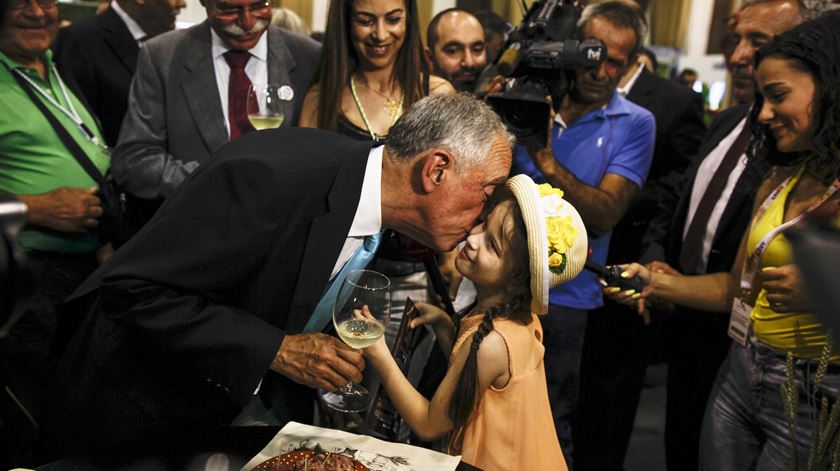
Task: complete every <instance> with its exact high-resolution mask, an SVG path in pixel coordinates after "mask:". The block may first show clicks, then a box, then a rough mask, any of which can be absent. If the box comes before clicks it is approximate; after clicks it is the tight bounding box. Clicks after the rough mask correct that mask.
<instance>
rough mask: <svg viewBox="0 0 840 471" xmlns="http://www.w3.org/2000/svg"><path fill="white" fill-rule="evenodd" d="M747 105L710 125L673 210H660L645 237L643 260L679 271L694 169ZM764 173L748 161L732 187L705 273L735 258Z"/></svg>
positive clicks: (727, 267) (762, 167)
mask: <svg viewBox="0 0 840 471" xmlns="http://www.w3.org/2000/svg"><path fill="white" fill-rule="evenodd" d="M748 111H749V105H740V106H737V107H733V108H730V109H727V110H725V111H723V112H721V113H720V114H719V115H718V116H717V117H716V118H715V120H714V121H713V122H712V125H711V127H710V128H709V135H708V137H707V138H706V140H705V141H703V144H702V145H701V146H700V149H699V151H698V154H697V158H696V159H695V161H694V162H692V164H691V167H690V168H689V170H688V172H687V173H686V177H685V179H684V180H683V182H682V184H681V185H680V186H681V188H682V194H681V195H680V199H679V200H678V202H677V204H676V207H674V208H668V207H665V206H663V207H660V210H659V213H658V215H657V217H656V218H655V219H654V220H653V221H652V222H651V225H650V228H649V229H648V232H647V234H645V255H644V257H643V259H644V260H645V261H649V260H665V261H666V262H668V263H669V264H670V265H671V266H673V267H675V268H677V269H679V256H680V249H681V248H682V234H683V230H684V228H685V224H686V222H687V221H686V217H687V214H688V206H689V203H690V202H691V191H692V188H693V187H694V179H695V177H696V176H697V170H698V169H699V167H700V164H701V163H702V162H703V160H704V159H705V158H706V157H707V156H708V155H709V153H710V152H711V151H712V150H714V148H715V147H716V146H717V145H718V143H720V141H721V140H722V139H723V138H725V137H726V136H727V135H728V134H729V133H730V132H732V130H733V129H734V128H735V126H736V125H737V124H738V123H739V122H740V121H741V120H742V119H743V118H744V116H746V114H747V112H748ZM766 171H767V167H766V165H765V164H762V163H760V162H755V161H750V162H748V163H747V167H746V168H745V169H744V172H743V173H742V174H741V177H740V178H739V179H738V182H737V183H736V184H735V189H734V190H733V192H732V195H731V196H730V198H729V201H728V203H727V205H726V208H725V210H724V212H723V215H722V217H721V219H720V223H719V224H718V227H717V231H716V232H715V237H714V241H713V242H712V248H711V251H710V252H709V260H708V264H707V266H706V273H715V272H721V271H729V270H730V269H731V267H732V264H733V262H734V261H735V255H736V253H737V251H738V246H739V244H740V243H741V238H742V237H743V235H744V232H746V230H747V226H748V225H749V222H750V217H751V215H752V210H753V202H754V200H755V192H756V191H757V190H758V187H759V186H760V185H761V181H762V178H763V177H764V174H765V173H766Z"/></svg>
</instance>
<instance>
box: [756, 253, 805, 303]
mask: <svg viewBox="0 0 840 471" xmlns="http://www.w3.org/2000/svg"><path fill="white" fill-rule="evenodd" d="M760 276H761V285H762V287H763V288H764V290H765V291H766V292H767V302H768V303H770V309H772V310H773V311H775V312H778V313H780V314H781V313H788V312H808V311H812V310H813V304H812V303H811V299H810V297H809V296H808V294H807V293H806V292H805V290H804V289H803V286H802V277H801V276H800V274H799V269H798V268H796V266H795V265H784V266H781V267H768V268H764V269H762V270H761V275H760Z"/></svg>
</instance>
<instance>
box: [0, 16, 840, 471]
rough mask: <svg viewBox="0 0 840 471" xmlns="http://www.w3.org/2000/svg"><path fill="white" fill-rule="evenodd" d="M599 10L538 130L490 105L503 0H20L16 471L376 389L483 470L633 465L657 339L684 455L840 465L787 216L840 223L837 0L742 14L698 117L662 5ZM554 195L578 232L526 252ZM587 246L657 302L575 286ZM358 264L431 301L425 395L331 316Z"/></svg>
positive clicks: (751, 463) (714, 460) (828, 379)
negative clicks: (196, 15) (425, 14)
mask: <svg viewBox="0 0 840 471" xmlns="http://www.w3.org/2000/svg"><path fill="white" fill-rule="evenodd" d="M581 3H587V2H581ZM591 3H592V4H591V5H581V7H582V8H581V9H580V18H579V20H578V22H577V28H576V33H575V34H576V39H580V40H587V39H592V40H598V41H600V42H601V43H602V44H603V45H604V46H605V57H603V60H602V62H601V63H600V64H599V65H596V66H582V65H578V66H577V67H576V68H575V70H573V71H570V72H569V75H568V76H569V78H570V83H571V86H570V87H569V89H568V91H567V93H564V94H562V95H560V96H553V97H552V96H549V97H547V98H548V102H549V105H550V106H549V107H548V109H549V110H550V114H549V116H546V117H545V120H546V121H545V122H546V127H547V129H546V134H545V136H546V139H545V141H544V142H538V143H534V142H533V141H530V142H528V143H527V144H523V143H519V144H517V143H516V142H515V139H514V137H513V136H512V135H511V134H510V133H509V132H508V130H506V129H505V126H504V123H503V121H502V120H501V119H500V118H499V116H497V114H496V113H494V112H493V110H492V109H491V108H490V106H488V105H487V104H486V103H485V102H484V100H485V95H487V94H488V93H489V94H490V95H492V94H495V93H499V92H502V91H504V90H508V89H510V88H511V87H512V86H513V84H514V83H515V79H514V80H511V79H505V78H502V77H500V76H498V74H494V73H493V72H494V71H495V68H494V66H493V64H494V62H495V61H496V60H497V59H498V58H499V57H500V55H501V52H503V50H504V48H505V47H506V46H508V45H509V44H508V38H509V37H510V33H511V32H512V31H513V30H514V29H515V27H514V26H513V25H511V24H510V23H508V22H507V21H505V20H504V19H503V18H501V17H499V16H498V15H495V14H494V13H492V12H487V11H478V12H475V11H468V10H467V9H462V8H449V9H445V10H443V11H440V12H438V13H437V14H436V15H435V16H434V17H433V18H432V19H431V20H430V21H429V23H428V24H421V23H420V15H419V13H418V2H417V1H416V0H331V1H330V4H329V8H328V12H327V20H326V27H325V30H324V31H323V32H312V31H310V29H309V28H308V27H307V25H306V23H305V22H304V21H302V20H301V19H300V18H299V17H298V16H297V15H295V13H294V12H293V11H291V10H289V9H287V8H272V3H271V2H269V1H268V0H202V5H203V6H204V8H205V9H206V13H207V19H206V21H203V22H201V23H199V24H197V25H194V26H192V27H189V28H186V29H175V19H176V17H177V16H178V14H179V12H180V11H181V9H183V8H184V7H185V6H186V3H185V0H154V1H146V0H111V2H110V4H106V7H105V8H103V9H102V11H99V12H98V13H97V14H96V15H94V16H91V17H90V18H87V19H84V20H80V21H77V22H74V23H72V24H70V25H69V26H63V27H61V28H59V21H60V18H59V9H58V4H57V2H56V0H0V64H2V66H0V83H2V89H0V111H2V112H0V192H3V193H8V194H10V195H14V196H15V197H16V198H18V199H19V200H20V201H21V202H23V203H24V204H25V205H26V207H27V209H28V211H27V215H26V224H25V226H24V227H23V228H22V230H21V231H20V233H19V236H18V239H19V242H20V245H21V246H22V247H23V249H24V251H25V253H26V255H27V257H28V260H29V271H30V274H31V275H30V276H31V284H32V286H33V292H32V294H31V295H29V296H27V297H25V298H24V300H23V302H22V303H21V305H20V306H19V308H20V309H22V310H23V312H24V315H23V316H22V317H21V319H20V320H19V321H18V322H17V324H16V325H15V326H14V328H13V329H12V330H11V331H10V332H9V334H8V335H7V336H6V337H4V338H0V384H2V386H3V389H4V391H5V393H3V394H0V467H5V466H35V465H39V464H43V463H45V462H48V461H53V460H59V459H61V458H64V457H67V456H72V455H74V454H78V453H82V454H84V455H86V456H89V457H91V459H104V458H102V457H103V456H105V455H107V450H109V449H113V447H120V446H122V445H124V444H125V443H138V444H142V445H138V446H137V448H136V449H134V450H133V452H135V453H137V454H142V453H152V452H153V450H154V447H155V446H157V445H160V444H161V443H163V442H165V441H166V440H167V437H168V436H169V435H168V434H170V433H171V432H173V431H175V430H180V429H182V428H184V427H187V426H188V427H206V428H212V427H221V426H227V425H282V424H284V423H286V422H288V421H289V420H296V421H298V422H304V423H311V422H312V421H313V417H315V418H316V419H317V420H318V421H319V422H320V423H322V424H327V425H333V426H336V424H335V423H334V422H331V419H330V418H329V416H326V415H324V413H323V411H320V412H319V411H317V410H314V409H313V408H315V409H317V401H316V400H315V397H314V390H316V389H317V388H323V389H328V390H332V389H337V388H340V387H342V386H344V385H345V384H346V383H347V382H348V381H353V382H360V381H363V382H365V384H370V382H371V381H374V382H376V384H378V382H379V381H381V382H382V384H383V386H384V387H385V388H386V389H387V390H388V392H389V394H390V395H391V396H392V398H393V400H394V401H393V402H394V403H395V406H396V408H397V409H398V410H399V412H400V414H401V415H402V416H403V417H404V419H405V421H406V422H407V424H408V425H409V426H410V427H411V429H412V430H413V431H414V435H412V436H411V437H410V438H409V440H412V442H413V443H416V444H421V445H423V446H427V447H434V448H438V449H440V450H441V451H445V452H450V453H453V454H460V455H462V456H463V457H464V461H465V462H467V463H469V464H470V465H473V466H476V467H478V468H480V469H486V470H494V469H526V468H527V469H564V468H567V469H572V470H584V471H586V470H592V471H619V470H622V469H623V465H624V459H625V455H626V454H627V449H628V445H629V442H630V435H631V432H632V430H633V424H634V420H635V417H636V411H637V405H638V403H639V398H640V395H641V390H642V387H643V384H644V379H645V371H646V368H647V366H648V363H649V361H650V360H651V358H652V357H654V356H659V357H660V358H661V359H662V360H663V361H664V362H665V363H667V366H668V369H667V375H668V376H667V400H666V403H665V404H663V407H664V408H665V455H666V463H667V469H668V470H673V471H676V470H692V469H702V470H714V471H718V470H724V471H726V470H732V471H735V470H752V469H756V470H782V469H791V466H795V465H796V464H798V465H799V466H802V467H804V466H805V463H806V461H807V460H808V459H809V455H814V454H816V455H817V457H816V458H811V459H812V460H813V459H817V460H820V459H822V460H824V461H825V462H827V463H830V462H832V460H834V461H835V462H837V463H840V444H838V443H840V441H838V440H837V439H835V440H834V441H829V442H827V444H825V443H822V442H821V443H820V444H819V446H820V447H821V448H820V450H821V451H819V452H815V451H813V450H812V448H813V447H814V446H815V444H814V442H815V438H814V435H813V434H814V433H815V432H814V428H812V424H811V423H810V422H809V417H811V416H812V415H815V414H818V413H820V410H819V409H821V408H822V409H826V410H828V409H827V408H828V407H830V406H831V405H832V404H833V403H834V401H836V400H837V397H838V390H839V389H840V368H839V366H840V355H838V354H837V353H836V352H837V350H836V348H835V346H834V343H833V342H832V335H831V333H830V332H829V331H828V330H827V329H826V328H825V327H824V325H823V324H822V323H821V321H820V319H819V318H818V316H817V314H816V312H815V308H814V303H813V301H812V299H811V298H810V296H809V294H808V291H807V290H806V289H805V286H804V284H803V281H802V274H801V270H800V268H799V267H797V265H796V263H795V261H794V260H793V255H792V251H791V246H790V243H789V241H788V240H787V238H786V236H785V233H784V231H786V230H788V229H789V228H791V227H793V226H794V225H795V224H796V223H798V222H799V221H800V220H802V219H803V218H805V217H806V216H807V215H808V214H810V213H813V212H822V213H823V214H825V213H826V212H832V211H833V212H834V213H836V212H838V207H840V196H838V195H837V194H835V192H836V189H837V188H840V127H838V126H840V95H838V93H837V90H838V87H840V73H838V66H837V60H836V57H835V56H836V51H837V50H839V49H840V12H836V11H828V10H830V9H831V8H830V7H829V3H830V2H821V1H806V0H743V2H741V4H740V6H739V8H738V10H737V11H736V12H735V13H734V14H733V17H732V22H731V27H732V29H731V31H730V32H729V33H728V36H727V44H731V47H728V48H727V50H726V54H725V62H726V65H727V68H728V72H729V79H730V82H731V87H732V90H731V100H732V103H731V106H728V107H725V108H724V109H722V110H721V111H719V112H717V113H715V115H714V116H713V119H712V120H711V121H710V123H711V124H710V125H708V126H707V124H706V123H708V122H709V120H708V114H709V111H708V107H707V106H706V105H705V104H704V100H703V96H702V95H701V94H700V93H697V92H696V91H694V90H695V89H696V87H695V83H696V82H697V81H698V79H701V78H702V77H698V74H697V72H696V71H695V70H692V69H690V68H685V69H683V70H682V71H681V72H680V73H679V74H678V75H677V76H675V77H673V78H664V77H662V76H660V75H659V73H660V72H661V68H660V66H659V64H658V63H657V57H656V54H655V53H654V52H653V51H652V50H651V49H649V48H647V47H645V45H644V42H645V38H646V37H648V27H649V25H648V22H647V20H646V18H645V13H644V11H642V9H641V7H640V6H639V5H638V3H636V2H635V1H632V0H608V1H603V2H591ZM584 6H585V8H583V7H584ZM424 34H425V45H424ZM256 84H276V85H277V86H278V87H279V90H280V98H281V100H282V103H281V107H282V115H283V120H282V123H281V124H280V126H279V129H277V130H265V131H259V132H257V130H256V129H255V128H254V125H253V124H252V122H251V121H249V117H248V116H249V113H250V112H251V104H250V103H249V100H248V96H249V93H250V92H249V90H251V88H252V87H253V86H254V85H256ZM306 128H309V129H306ZM522 174H524V175H522ZM508 177H511V178H510V180H507V179H508ZM506 180H507V183H506V184H505V181H506ZM497 187H498V189H497ZM557 189H559V190H562V191H559V190H557ZM560 201H562V203H563V204H565V205H567V206H562V205H560V206H557V205H559V204H560V203H559V202H560ZM552 205H555V206H554V207H552V208H550V209H551V210H553V211H555V212H556V211H560V209H559V208H560V207H561V206H562V207H563V208H569V207H571V208H572V209H571V210H570V211H569V210H567V209H563V214H564V217H569V218H570V219H568V221H572V222H569V223H568V224H566V225H565V226H563V227H562V229H557V228H556V227H555V229H556V231H553V232H552V229H549V233H550V234H549V235H548V238H547V239H546V238H545V236H544V235H543V237H542V238H543V239H545V240H540V241H538V242H534V240H532V237H534V234H542V233H543V232H545V225H546V224H550V223H549V222H547V221H549V220H550V219H551V216H550V215H546V214H545V213H541V212H540V210H537V212H534V211H535V210H534V209H533V208H535V207H536V208H543V209H542V210H541V211H546V210H547V209H545V208H548V207H550V206H552ZM835 220H836V221H837V220H840V219H835ZM537 227H540V228H541V229H539V230H538V229H536V228H537ZM549 227H551V226H549ZM552 234H553V235H552ZM558 234H559V235H558ZM558 238H559V239H562V240H564V241H566V242H565V249H564V250H566V252H564V251H563V250H559V251H558V254H557V257H561V255H562V260H563V262H562V265H561V264H560V262H558V261H557V260H555V259H550V257H549V256H548V255H547V254H551V253H552V250H554V249H552V247H555V244H560V245H564V243H562V242H557V240H558ZM546 241H548V242H546ZM544 244H547V245H544ZM581 246H587V247H588V252H589V255H588V258H589V259H590V260H591V261H593V262H595V263H597V264H601V265H620V266H621V267H622V270H623V273H622V274H621V276H622V277H625V278H633V277H636V276H638V277H639V279H641V281H642V282H643V284H644V289H642V290H641V291H635V290H626V289H622V288H618V287H616V286H612V285H609V284H608V283H606V281H605V280H603V279H600V278H598V277H597V276H596V275H595V274H594V273H593V272H590V271H585V270H584V271H580V265H582V263H583V262H582V260H583V258H585V256H582V255H580V254H579V253H577V252H576V250H578V249H579V248H580V247H581ZM365 252H367V253H368V255H369V256H370V257H369V258H367V259H365V262H364V263H365V264H367V266H369V267H370V268H371V269H374V270H376V271H378V272H381V273H384V274H385V275H387V276H388V278H389V279H390V280H391V283H392V291H393V313H394V317H395V319H396V321H397V322H396V324H398V323H399V319H400V318H401V316H402V314H403V309H404V305H405V303H406V299H407V298H411V299H414V300H415V301H418V302H417V306H418V307H419V311H420V314H421V317H420V318H419V320H418V321H416V322H414V323H413V324H412V328H418V327H420V326H422V325H427V326H428V327H429V328H430V332H431V331H433V332H434V333H435V334H436V336H437V344H436V345H435V346H433V347H432V346H430V348H432V352H431V354H429V360H428V361H429V365H436V366H433V367H430V368H427V370H436V371H432V372H429V371H426V372H424V374H423V378H422V379H420V380H418V378H417V377H411V376H410V377H405V376H404V375H403V373H404V372H401V371H400V370H399V368H398V367H397V366H396V365H395V364H393V359H392V358H391V356H390V354H389V351H388V345H387V342H389V341H392V337H393V333H394V332H392V331H390V332H389V333H388V334H386V336H385V340H383V341H381V342H379V343H377V344H376V345H375V346H373V347H370V348H368V349H365V350H364V351H363V352H360V351H358V350H353V349H351V348H349V347H348V346H346V345H344V344H343V343H342V342H341V341H339V340H338V339H337V338H336V337H335V336H334V335H328V334H326V333H325V332H329V331H328V330H325V329H328V328H327V325H328V324H330V321H329V320H330V314H329V313H328V310H327V308H325V307H324V306H325V301H324V299H325V296H327V294H325V293H329V290H328V289H326V287H328V286H330V283H334V282H335V281H336V280H337V279H340V277H342V276H344V269H343V267H345V266H349V264H350V263H355V262H352V260H354V259H355V258H356V257H357V256H359V255H360V254H361V253H365ZM543 258H544V259H543ZM535 264H536V265H535ZM363 266H364V265H363ZM549 267H551V268H549ZM543 269H544V270H543ZM565 269H569V270H570V271H569V272H563V270H565ZM543 271H545V273H549V275H545V273H543ZM578 272H579V273H578ZM551 273H554V274H555V275H558V276H554V275H550V274H551ZM559 273H565V275H563V276H559ZM570 273H573V276H569V274H570ZM546 276H547V278H546ZM537 281H538V282H537ZM449 297H451V298H452V301H454V302H455V305H458V306H460V307H461V308H463V309H462V310H461V311H460V312H458V313H457V314H456V313H455V312H454V310H453V308H452V304H451V303H450V302H449V301H450V300H449V299H448V298H449ZM466 298H468V299H466ZM465 299H466V301H465ZM324 313H327V314H324ZM393 328H394V325H392V326H391V330H393ZM535 338H536V339H537V340H536V341H535V340H534V339H535ZM435 355H437V357H438V358H437V359H435ZM366 360H367V361H368V362H369V363H370V366H372V367H371V368H368V369H367V370H365V368H364V367H365V361H366ZM436 361H437V362H438V363H435V362H436ZM815 377H818V379H817V380H815ZM791 378H793V379H791ZM791 381H793V382H794V383H795V384H798V385H799V386H790V385H791V384H794V383H791ZM418 382H419V383H423V384H418ZM785 387H788V388H789V389H788V390H787V395H785V394H783V392H784V391H785ZM418 390H419V391H420V392H419V393H418V392H417V391H418ZM424 395H425V396H426V397H428V400H426V399H425V398H424ZM815 397H816V398H818V400H816V401H815V400H814V398H815ZM797 398H798V399H797ZM820 401H822V402H820ZM815 407H816V409H815ZM838 410H840V409H838ZM511 417H514V418H512V419H511ZM508 421H509V422H508ZM342 425H343V426H347V425H348V424H347V423H342ZM357 426H358V424H357ZM506 432H508V433H511V434H518V435H516V436H514V437H507V439H501V438H498V437H499V436H501V435H503V434H504V433H506ZM491 435H492V438H491ZM150 437H154V439H152V440H151V441H150V440H149V438H150ZM441 439H443V441H435V440H441ZM144 447H147V448H144ZM820 453H822V454H820ZM112 458H113V457H112ZM510 463H514V464H513V468H506V466H509V465H510ZM105 466H106V467H107V465H105ZM800 469H804V468H800ZM809 469H810V468H809Z"/></svg>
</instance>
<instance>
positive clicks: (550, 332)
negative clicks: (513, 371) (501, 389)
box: [511, 1, 656, 468]
mask: <svg viewBox="0 0 840 471" xmlns="http://www.w3.org/2000/svg"><path fill="white" fill-rule="evenodd" d="M578 33H579V36H580V38H581V39H590V38H595V39H600V40H601V41H602V42H603V43H604V44H605V45H606V46H607V59H606V61H605V62H604V63H603V64H601V65H600V66H599V67H593V68H578V70H577V71H576V79H575V86H574V88H573V90H571V91H570V93H569V94H568V95H566V96H565V97H564V98H563V102H562V104H561V105H560V110H559V112H558V113H557V114H556V115H555V116H554V120H553V126H552V129H551V133H550V141H551V142H549V143H547V145H546V146H545V148H541V149H535V148H525V147H522V146H518V147H517V148H516V151H515V153H514V163H513V167H512V172H511V173H512V174H517V173H526V174H528V175H530V176H531V177H532V178H533V179H534V180H535V181H537V182H547V183H550V184H552V185H553V186H555V187H558V188H561V189H562V190H563V191H564V192H565V198H566V199H567V200H568V201H569V202H571V203H572V204H573V205H574V206H575V208H577V210H578V212H579V213H580V215H581V218H582V219H583V222H584V223H585V224H586V229H587V232H588V234H589V244H590V248H591V250H592V259H593V260H594V261H596V262H598V263H604V262H605V261H606V258H607V249H608V247H609V243H610V235H611V231H612V228H613V226H615V224H616V223H617V222H618V221H619V219H621V217H622V215H623V214H624V212H625V210H626V209H627V207H628V206H629V205H630V203H631V202H633V200H634V199H635V198H636V196H637V195H638V193H639V190H640V189H641V187H642V184H643V183H644V180H645V177H646V176H647V172H648V169H649V167H650V162H651V158H652V155H653V146H654V135H655V127H656V126H655V122H654V118H653V115H651V114H650V112H648V111H647V110H645V109H643V108H641V107H639V106H637V105H634V104H633V103H631V102H629V101H627V100H626V99H624V98H623V97H621V96H620V95H619V94H618V93H616V91H615V89H616V87H617V85H618V82H619V79H620V78H621V76H622V75H623V74H624V72H625V70H626V69H627V67H628V66H629V65H630V64H633V63H634V61H635V60H636V56H637V54H638V51H639V49H640V47H641V40H642V37H643V36H644V24H643V23H642V22H641V21H640V19H639V15H638V14H637V13H636V12H635V11H634V10H633V7H632V6H628V5H627V4H625V3H622V2H619V1H612V2H606V3H600V4H597V5H593V6H591V7H589V8H587V9H586V10H584V12H583V15H582V17H581V20H580V22H579V23H578ZM549 303H550V304H549V310H548V315H547V316H545V317H544V318H543V319H541V321H542V325H543V331H544V338H543V343H544V344H545V370H546V377H547V380H548V388H549V399H550V400H551V406H552V413H553V415H554V422H555V427H556V428H557V435H558V438H559V439H560V444H561V445H562V447H563V453H564V454H565V455H566V462H567V463H568V464H569V468H571V467H572V450H573V448H572V433H571V425H570V417H571V414H572V411H573V408H574V404H575V402H576V401H577V391H578V384H579V370H580V355H581V350H582V346H583V334H584V330H585V328H586V314H587V311H589V310H590V309H595V308H597V307H600V306H601V305H602V303H603V300H602V296H601V286H600V285H599V284H598V281H597V280H596V278H595V275H594V274H592V273H590V272H588V271H584V272H582V273H581V274H580V275H579V276H578V277H577V278H575V279H574V280H572V281H571V282H569V283H566V284H564V285H561V286H559V287H557V288H555V289H553V290H551V293H550V297H549Z"/></svg>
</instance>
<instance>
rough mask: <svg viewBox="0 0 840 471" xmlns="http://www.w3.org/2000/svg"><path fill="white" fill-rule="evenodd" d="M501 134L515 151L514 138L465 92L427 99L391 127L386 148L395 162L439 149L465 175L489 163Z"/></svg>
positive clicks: (477, 101) (497, 118)
mask: <svg viewBox="0 0 840 471" xmlns="http://www.w3.org/2000/svg"><path fill="white" fill-rule="evenodd" d="M498 135H502V136H503V137H504V138H505V139H506V140H507V144H508V145H509V146H510V147H511V148H513V145H514V143H515V141H516V140H515V138H514V137H513V135H512V134H510V133H509V132H508V131H507V129H506V128H505V125H504V124H503V123H502V120H501V119H499V116H498V115H496V113H494V112H493V110H492V109H490V107H489V106H487V105H486V104H485V103H484V102H483V101H480V100H477V99H476V98H474V97H473V96H471V95H469V94H466V93H458V94H454V95H437V96H430V97H426V98H424V99H422V100H420V101H418V102H417V103H415V104H414V105H413V106H412V107H411V108H410V109H409V110H408V111H407V112H406V113H405V114H404V115H402V116H401V117H400V119H398V120H397V122H396V123H394V125H393V126H391V129H390V130H389V131H388V137H387V138H386V140H385V147H386V148H387V149H388V152H389V153H390V154H391V155H392V156H393V158H394V159H395V161H398V162H399V161H407V160H409V159H411V158H412V157H414V156H416V155H418V154H420V153H421V152H423V151H427V150H429V149H434V148H436V147H440V148H443V149H446V150H447V151H449V152H451V153H452V154H453V155H455V157H456V158H457V165H456V167H455V168H456V172H457V173H462V172H464V171H466V170H468V169H470V168H471V167H473V166H474V165H476V164H480V163H482V162H484V161H486V160H487V156H488V155H489V153H490V149H491V147H492V146H493V141H494V138H495V137H496V136H498Z"/></svg>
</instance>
